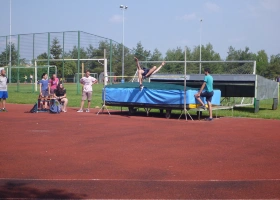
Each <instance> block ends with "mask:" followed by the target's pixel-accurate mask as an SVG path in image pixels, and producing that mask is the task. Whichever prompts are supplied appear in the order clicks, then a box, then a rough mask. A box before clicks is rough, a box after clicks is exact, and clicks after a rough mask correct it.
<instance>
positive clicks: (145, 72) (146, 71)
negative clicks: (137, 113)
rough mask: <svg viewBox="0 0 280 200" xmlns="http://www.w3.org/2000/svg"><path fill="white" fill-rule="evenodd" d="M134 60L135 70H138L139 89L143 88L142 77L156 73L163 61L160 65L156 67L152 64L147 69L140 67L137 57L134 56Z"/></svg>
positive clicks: (163, 63)
mask: <svg viewBox="0 0 280 200" xmlns="http://www.w3.org/2000/svg"><path fill="white" fill-rule="evenodd" d="M134 60H135V61H136V64H137V70H138V79H139V83H140V86H139V87H140V90H142V89H143V87H144V86H143V85H142V82H143V79H145V78H147V77H150V76H151V75H153V74H155V73H157V72H158V71H159V70H160V69H161V68H162V67H163V65H165V62H162V63H161V65H160V66H159V67H158V68H157V67H156V66H153V67H152V68H151V69H147V68H143V69H142V68H141V67H140V64H139V61H138V58H136V57H134Z"/></svg>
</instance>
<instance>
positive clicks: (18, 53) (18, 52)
mask: <svg viewBox="0 0 280 200" xmlns="http://www.w3.org/2000/svg"><path fill="white" fill-rule="evenodd" d="M19 48H20V35H18V50H17V66H18V67H19V64H20V63H19V58H20V57H19V55H20V50H19ZM17 92H19V68H18V70H17Z"/></svg>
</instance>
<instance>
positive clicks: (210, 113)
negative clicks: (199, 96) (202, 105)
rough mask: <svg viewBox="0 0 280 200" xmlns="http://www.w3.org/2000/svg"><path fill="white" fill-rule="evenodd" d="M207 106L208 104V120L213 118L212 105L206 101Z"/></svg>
mask: <svg viewBox="0 0 280 200" xmlns="http://www.w3.org/2000/svg"><path fill="white" fill-rule="evenodd" d="M207 104H208V110H209V118H211V119H212V118H213V116H212V104H211V102H210V101H207Z"/></svg>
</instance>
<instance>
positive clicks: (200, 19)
mask: <svg viewBox="0 0 280 200" xmlns="http://www.w3.org/2000/svg"><path fill="white" fill-rule="evenodd" d="M201 24H202V19H200V31H199V32H200V39H199V41H200V42H199V43H200V48H199V61H200V62H199V74H201Z"/></svg>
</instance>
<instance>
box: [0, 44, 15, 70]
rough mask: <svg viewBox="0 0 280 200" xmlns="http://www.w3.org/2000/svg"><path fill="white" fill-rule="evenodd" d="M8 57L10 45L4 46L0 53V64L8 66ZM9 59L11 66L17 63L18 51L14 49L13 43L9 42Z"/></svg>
mask: <svg viewBox="0 0 280 200" xmlns="http://www.w3.org/2000/svg"><path fill="white" fill-rule="evenodd" d="M9 57H10V45H8V46H7V47H6V49H5V50H4V51H3V52H2V53H1V54H0V66H1V67H2V66H8V65H9ZM11 61H12V63H11V64H12V66H15V65H17V64H18V52H17V50H16V47H15V44H14V43H12V44H11Z"/></svg>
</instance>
